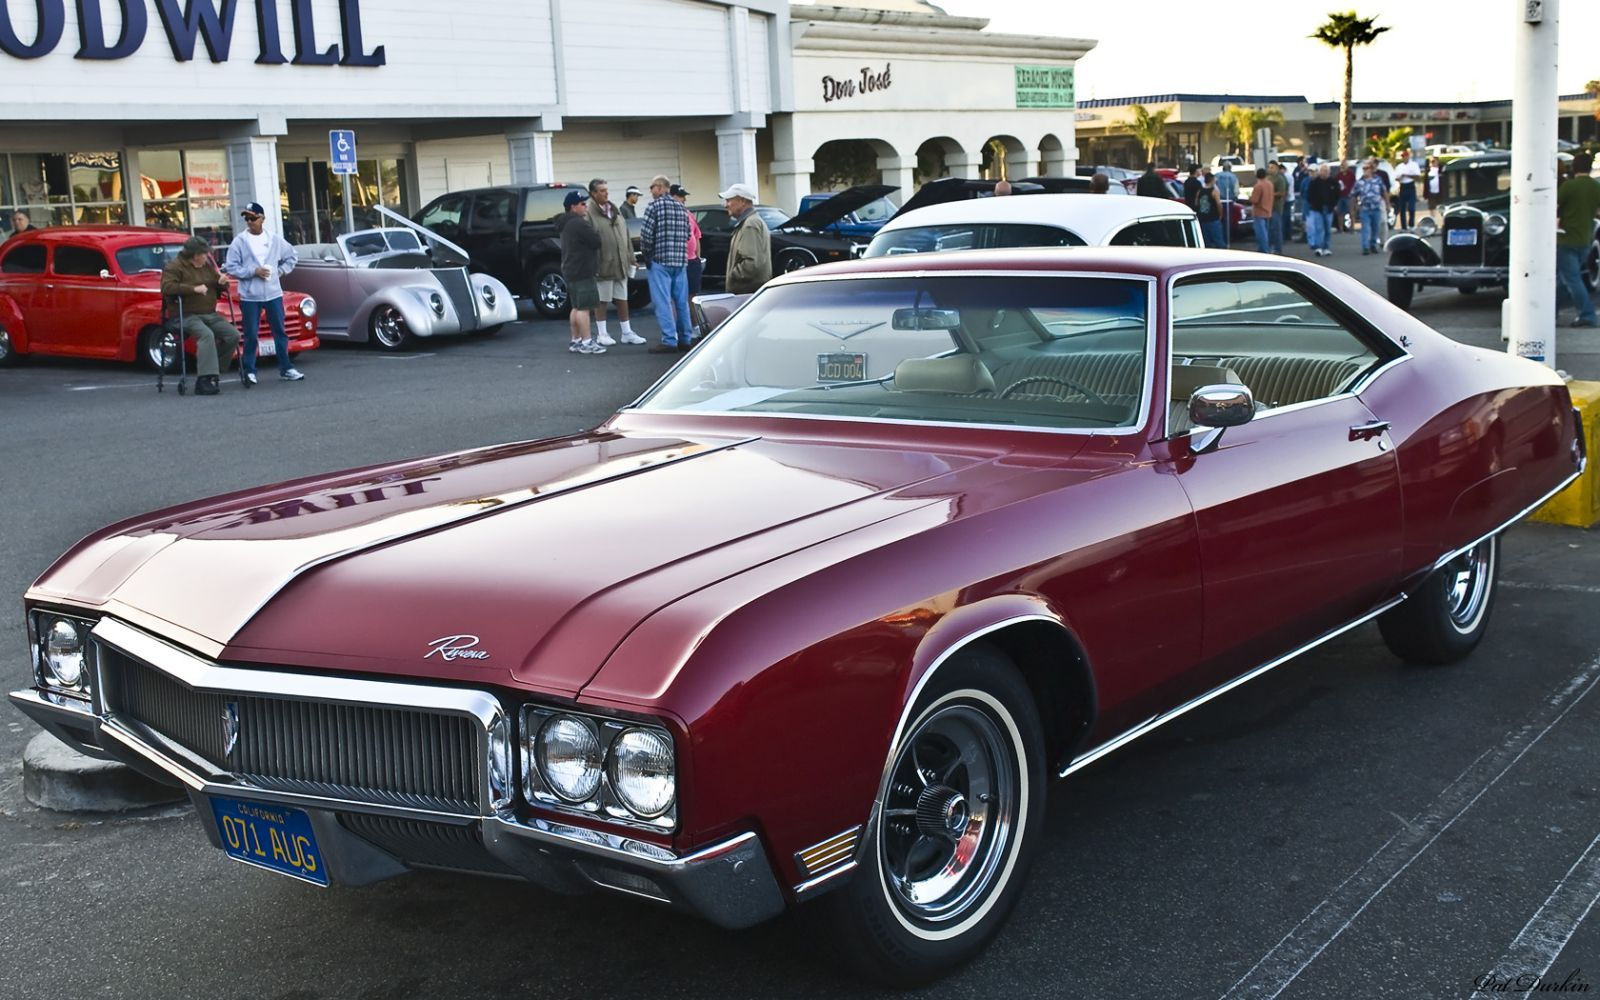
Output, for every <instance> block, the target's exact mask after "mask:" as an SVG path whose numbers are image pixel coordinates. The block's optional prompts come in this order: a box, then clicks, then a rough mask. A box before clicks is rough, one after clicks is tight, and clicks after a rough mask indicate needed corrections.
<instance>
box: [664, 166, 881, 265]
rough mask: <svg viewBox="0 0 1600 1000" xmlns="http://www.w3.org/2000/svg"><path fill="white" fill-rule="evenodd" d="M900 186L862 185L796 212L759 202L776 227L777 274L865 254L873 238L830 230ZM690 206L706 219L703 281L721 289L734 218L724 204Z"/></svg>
mask: <svg viewBox="0 0 1600 1000" xmlns="http://www.w3.org/2000/svg"><path fill="white" fill-rule="evenodd" d="M898 190H900V189H899V188H897V187H894V186H893V185H889V184H859V185H857V186H855V187H853V188H849V189H847V190H844V191H840V192H839V193H838V194H836V195H834V196H833V197H832V198H829V199H827V200H826V201H824V202H821V203H820V204H818V205H814V206H813V207H811V208H809V209H807V210H806V211H804V212H801V213H800V214H799V215H796V216H793V217H789V216H786V215H784V213H783V212H782V211H781V210H780V209H777V208H775V207H773V206H771V205H757V206H756V208H755V210H756V211H757V212H759V213H760V214H761V219H762V221H763V222H765V223H766V224H767V228H768V229H769V230H771V231H772V270H773V273H775V274H787V273H789V272H790V271H798V270H800V269H801V268H803V267H810V266H812V265H813V264H826V263H828V262H830V261H836V260H850V259H851V258H853V257H859V256H861V252H862V251H863V250H865V249H866V248H867V243H868V241H867V240H865V239H861V238H859V237H858V238H854V239H852V238H851V237H849V236H841V235H838V234H836V233H831V232H825V230H826V229H827V227H828V226H829V225H831V224H832V223H835V222H837V221H839V220H840V219H842V218H844V217H845V216H846V215H849V214H850V213H851V212H854V211H855V210H856V209H858V208H860V207H862V206H863V205H866V204H868V203H870V202H874V201H877V200H878V199H879V198H882V197H883V196H884V195H886V194H888V193H889V192H891V191H898ZM689 211H691V212H693V213H694V217H695V221H696V222H698V223H699V224H700V255H701V256H702V257H704V258H705V261H706V269H705V276H704V278H702V279H701V281H702V284H703V285H704V287H706V288H707V289H717V288H721V287H722V283H723V276H724V275H726V274H727V272H728V247H729V245H731V244H732V242H733V220H732V219H730V218H729V217H728V210H727V209H726V208H724V207H723V206H722V205H691V206H689Z"/></svg>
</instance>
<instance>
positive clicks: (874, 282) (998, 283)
mask: <svg viewBox="0 0 1600 1000" xmlns="http://www.w3.org/2000/svg"><path fill="white" fill-rule="evenodd" d="M1150 287H1151V286H1150V282H1149V281H1147V280H1144V279H1135V278H1102V277H1075V276H1063V275H1060V274H1051V275H1049V276H1038V277H1031V276H986V275H925V276H917V277H910V276H906V277H886V278H852V279H839V280H832V281H814V282H804V283H800V284H794V285H780V286H777V287H774V288H769V289H767V290H766V291H763V292H761V293H760V294H758V295H757V296H756V297H755V298H754V299H752V300H751V301H750V303H749V305H747V306H745V307H744V308H743V309H741V310H739V311H738V312H737V313H735V314H734V315H733V316H732V317H730V318H729V319H728V321H727V322H726V323H724V324H723V325H722V326H721V327H719V328H718V329H717V331H716V333H715V334H714V335H712V337H711V339H710V340H709V341H708V342H707V343H706V344H705V346H703V347H701V348H700V349H699V350H697V351H695V352H694V354H692V355H690V356H689V358H688V359H687V360H685V361H684V362H683V363H682V364H681V365H679V366H678V368H676V369H675V370H674V371H673V372H672V373H671V374H669V375H668V376H667V377H666V378H665V379H664V380H663V381H662V382H661V383H660V384H659V385H657V386H656V388H654V389H653V390H651V392H650V393H649V394H648V395H646V396H645V397H644V399H642V400H641V401H640V403H639V404H638V405H639V406H640V407H641V408H642V409H644V410H646V411H691V412H701V413H707V412H710V413H761V414H783V415H803V416H816V417H852V418H858V419H868V420H913V421H935V422H941V423H971V424H998V425H1007V426H1016V427H1037V428H1061V427H1079V428H1102V427H1128V426H1132V425H1133V424H1134V423H1135V422H1136V421H1137V420H1138V418H1139V415H1140V410H1141V403H1142V402H1143V400H1144V397H1145V395H1146V386H1147V378H1148V376H1147V373H1146V370H1145V369H1146V358H1147V355H1148V350H1149V347H1148V341H1149V295H1150Z"/></svg>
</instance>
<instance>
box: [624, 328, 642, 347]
mask: <svg viewBox="0 0 1600 1000" xmlns="http://www.w3.org/2000/svg"><path fill="white" fill-rule="evenodd" d="M622 342H623V343H624V344H644V343H648V341H646V340H645V339H644V338H643V337H641V336H639V335H638V334H637V333H634V332H632V331H631V330H624V331H622Z"/></svg>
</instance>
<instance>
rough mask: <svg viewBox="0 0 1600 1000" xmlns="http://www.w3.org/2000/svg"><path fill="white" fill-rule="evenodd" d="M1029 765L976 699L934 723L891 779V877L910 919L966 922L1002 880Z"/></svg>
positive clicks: (887, 813) (884, 859)
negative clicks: (1023, 770)
mask: <svg viewBox="0 0 1600 1000" xmlns="http://www.w3.org/2000/svg"><path fill="white" fill-rule="evenodd" d="M1018 775H1019V764H1018V761H1017V758H1016V755H1015V753H1014V752H1013V750H1012V748H1011V744H1010V743H1009V742H1008V741H1007V740H1006V739H1005V738H1004V736H1003V735H1002V734H1001V731H1000V727H999V726H998V725H997V724H996V722H995V720H994V719H992V718H991V717H990V716H989V715H987V714H985V713H984V712H981V711H979V710H978V709H976V708H973V707H971V706H968V705H954V706H951V707H949V708H945V709H942V710H940V711H939V712H936V713H934V714H933V715H932V716H930V717H929V718H928V719H926V720H925V721H924V722H923V723H922V724H921V725H920V726H918V727H917V729H916V731H915V732H913V733H912V734H911V735H910V737H909V738H908V739H907V740H906V741H905V743H904V745H903V747H902V749H901V751H900V755H899V757H898V758H897V759H896V760H895V764H894V769H893V772H892V773H891V776H890V782H889V794H888V796H887V799H886V801H885V803H884V808H883V812H882V817H881V822H882V835H881V837H880V838H879V850H880V852H881V857H880V861H881V865H882V869H883V877H884V879H885V881H886V883H887V884H888V886H889V888H890V890H891V892H890V898H892V899H893V900H894V901H895V903H896V905H898V906H899V907H900V908H901V909H902V910H903V911H904V912H905V913H906V915H907V916H910V917H912V918H914V919H917V920H921V921H925V922H929V923H941V922H945V921H952V920H957V919H959V918H960V917H961V916H962V915H964V914H965V913H967V912H968V911H970V910H971V909H972V908H973V907H975V906H977V905H978V904H979V903H981V902H982V901H983V900H984V899H985V898H986V897H987V896H988V894H989V891H990V889H991V888H992V887H993V886H994V883H995V878H996V876H997V874H998V872H999V870H1000V867H1001V863H1002V862H1003V861H1004V859H1005V857H1006V854H1007V852H1008V851H1009V849H1010V846H1011V840H1012V833H1013V831H1014V829H1015V827H1016V810H1017V798H1018V792H1019V779H1018Z"/></svg>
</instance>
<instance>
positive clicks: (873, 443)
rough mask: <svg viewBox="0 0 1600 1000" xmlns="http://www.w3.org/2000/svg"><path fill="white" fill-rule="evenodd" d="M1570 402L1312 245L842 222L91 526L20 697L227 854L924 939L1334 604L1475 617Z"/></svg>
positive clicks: (1563, 444)
mask: <svg viewBox="0 0 1600 1000" xmlns="http://www.w3.org/2000/svg"><path fill="white" fill-rule="evenodd" d="M1409 361H1415V362H1417V363H1415V364H1408V363H1406V362H1409ZM1582 441H1583V436H1582V428H1581V427H1580V426H1579V422H1578V419H1577V416H1576V413H1575V411H1574V410H1573V408H1572V402H1571V399H1570V398H1569V395H1568V391H1567V388H1566V386H1565V385H1564V384H1563V383H1562V381H1561V380H1560V378H1559V377H1558V376H1557V375H1556V373H1554V372H1552V371H1550V370H1549V369H1547V368H1545V367H1544V366H1542V365H1538V364H1535V363H1533V362H1529V361H1525V360H1523V359H1519V358H1515V357H1510V356H1507V355H1505V354H1502V353H1498V352H1492V351H1486V350H1480V349H1476V348H1472V347H1467V346H1464V345H1461V344H1457V343H1455V342H1453V341H1451V340H1450V339H1448V338H1446V337H1444V336H1441V335H1439V334H1437V333H1435V332H1434V331H1432V330H1430V329H1429V328H1427V327H1426V326H1424V325H1423V324H1421V323H1419V322H1417V321H1415V320H1413V319H1411V318H1410V317H1408V316H1406V315H1405V314H1403V313H1402V312H1400V311H1398V310H1396V309H1394V308H1393V307H1391V306H1389V305H1388V304H1387V303H1385V302H1383V301H1382V299H1381V298H1379V297H1378V296H1377V295H1375V294H1373V293H1371V292H1369V291H1368V290H1367V289H1366V288H1365V287H1363V286H1362V285H1361V283H1360V282H1358V281H1356V280H1354V279H1352V278H1350V277H1348V276H1345V275H1343V274H1339V273H1337V272H1333V271H1330V270H1326V269H1323V268H1320V267H1317V266H1316V265H1312V264H1308V263H1300V262H1296V261H1292V260H1289V259H1286V258H1281V257H1280V258H1274V259H1273V260H1272V262H1271V265H1270V266H1264V264H1263V262H1262V261H1261V260H1259V259H1258V258H1255V257H1253V256H1251V255H1247V254H1231V253H1226V252H1219V251H1202V250H1191V249H1164V248H1155V249H1152V248H1139V249H1136V250H1129V249H1090V248H1080V249H1075V250H1038V249H1025V250H1009V251H990V252H981V253H971V254H946V255H937V254H934V255H921V254H919V255H917V256H915V257H914V258H911V259H906V258H901V257H884V258H878V259H874V260H869V261H856V262H851V263H847V264H842V265H831V266H825V267H820V268H816V269H809V270H806V271H803V272H800V273H798V274H792V275H789V276H787V277H783V278H778V279H776V280H775V281H773V282H772V283H771V284H770V285H768V286H767V287H766V288H765V289H763V290H762V291H761V292H760V293H759V294H758V295H757V296H756V298H755V299H754V300H753V301H752V302H751V304H750V306H749V307H748V308H747V309H745V310H744V311H742V312H741V313H740V314H739V315H738V316H736V317H735V318H734V319H733V320H732V321H730V322H729V323H728V324H727V325H726V326H724V327H723V328H722V329H721V330H719V331H718V332H717V333H716V334H714V335H713V336H712V337H711V338H710V339H708V340H706V341H704V342H701V343H699V344H698V345H697V346H696V347H695V349H694V350H693V351H692V352H690V353H689V354H688V355H686V356H685V357H684V358H683V359H681V360H680V361H679V362H678V364H677V366H676V367H675V368H674V369H673V370H672V371H671V372H669V373H668V374H667V375H666V376H665V377H663V378H662V379H661V380H660V381H659V382H658V383H657V384H656V385H654V386H653V387H651V388H650V389H649V390H648V391H646V392H645V394H644V395H643V396H641V397H640V398H639V399H638V400H636V401H635V402H634V403H632V404H630V405H629V406H627V407H625V408H624V409H623V410H622V411H620V412H619V413H617V414H616V415H615V416H613V417H612V418H610V419H609V420H607V421H606V422H605V423H604V424H602V425H601V426H600V427H598V428H596V429H595V430H593V431H588V432H582V433H578V434H574V435H570V436H566V437H561V438H554V439H549V440H544V441H533V442H522V443H516V444H506V445H501V446H497V447H489V448H481V449H475V450H472V451H467V452H460V453H455V454H450V455H444V456H439V457H434V458H425V459H417V460H410V461H404V462H396V463H391V464H387V465H380V466H372V467H367V468H363V469H356V470H351V471H347V472H341V473H334V474H330V475H327V476H322V477H316V478H310V479H300V480H296V481H294V482H292V483H285V484H281V485H278V486H273V487H267V488H264V489H260V490H256V491H248V492H240V493H233V494H229V495H226V496H222V497H216V498H212V499H210V500H203V501H198V502H195V503H191V504H188V505H184V506H178V507H172V508H168V509H166V510H162V511H158V512H156V513H153V514H150V515H147V516H145V517H134V518H131V519H127V520H123V521H120V522H118V523H117V524H115V525H112V526H110V527H108V528H104V529H101V530H99V531H96V532H94V533H92V534H90V535H89V536H88V537H87V538H85V539H84V540H83V541H81V542H79V543H78V544H77V545H75V546H74V547H73V548H72V549H71V550H69V551H68V552H67V553H66V554H65V555H64V556H62V558H60V559H59V560H57V562H56V563H55V564H54V565H53V566H52V567H51V568H49V569H48V570H46V572H45V573H44V575H43V576H41V577H40V578H39V579H38V580H37V581H36V582H35V583H34V584H33V586H32V587H30V588H29V589H28V591H27V594H26V596H25V608H24V612H25V615H26V621H27V635H28V640H29V645H30V650H31V659H30V663H29V681H28V683H27V684H26V686H24V687H23V688H22V689H20V690H18V691H15V692H13V693H12V694H11V699H12V701H13V703H14V704H15V705H16V706H18V707H19V708H21V709H22V710H23V711H24V712H26V713H27V714H28V715H29V716H30V717H31V718H33V719H34V720H35V721H37V722H38V723H40V724H41V725H44V726H46V727H47V728H49V729H50V730H51V731H53V732H55V733H56V734H57V735H59V736H61V737H62V738H63V739H65V740H66V741H67V742H68V743H70V744H72V745H74V746H76V747H79V748H81V749H83V750H85V751H88V752H92V753H95V754H101V755H107V756H110V757H113V758H116V759H118V760H122V761H124V762H126V763H128V764H130V765H132V766H134V767H136V768H138V769H140V770H141V771H143V772H145V773H148V774H150V775H152V776H154V777H156V778H158V779H161V780H164V781H167V782H171V783H176V784H181V785H182V786H183V787H184V788H186V789H187V790H188V793H189V795H190V797H191V799H192V801H193V802H194V803H195V805H196V807H197V809H196V818H197V821H198V823H199V824H200V826H201V827H202V829H203V830H204V832H205V835H206V837H207V839H208V840H209V841H210V842H211V844H212V846H213V847H215V848H217V849H218V850H220V851H222V852H224V853H225V854H226V855H227V856H229V857H231V858H233V859H235V860H238V861H241V862H243V863H245V864H247V865H251V866H254V867H255V868H258V869H264V870H266V871H268V872H275V873H279V874H283V875H287V876H290V877H292V878H295V879H299V880H301V881H304V882H310V883H315V884H318V885H334V884H346V885H360V884H364V883H370V882H373V881H376V880H379V879H383V878H387V877H389V876H394V875H400V874H402V873H405V872H406V871H408V870H410V869H413V868H440V869H446V870H450V871H453V872H456V873H458V874H459V873H463V872H475V873H482V874H485V875H495V876H501V877H510V878H520V879H525V880H528V881H530V882H534V883H537V884H539V885H543V886H548V887H551V888H556V889H560V890H562V891H577V890H583V889H598V890H601V891H604V892H612V893H617V894H620V895H622V896H626V897H627V898H629V899H632V900H648V901H653V902H656V903H660V904H665V905H668V906H674V907H677V908H679V909H682V910H685V911H688V912H691V913H697V914H699V915H701V916H703V917H705V918H706V919H708V920H710V921H711V922H713V923H716V924H719V925H722V926H724V927H746V926H750V925H753V924H756V923H759V922H761V921H764V920H767V919H770V918H772V917H775V916H777V915H778V914H780V913H782V912H783V911H785V910H786V909H789V908H791V907H796V906H800V907H818V908H820V909H821V910H822V911H825V912H823V913H819V914H818V915H819V918H821V919H819V921H818V923H819V924H821V925H822V926H824V927H825V928H826V929H827V930H828V931H830V932H831V933H832V934H834V935H835V937H836V943H835V945H834V946H833V948H832V949H830V952H831V953H837V954H840V955H844V956H847V957H849V958H852V959H854V960H855V961H856V962H858V963H859V964H860V966H861V967H862V968H863V969H864V970H865V971H866V973H867V974H869V975H872V976H874V977H877V978H879V979H882V980H885V981H888V982H891V983H896V984H900V985H906V984H911V983H918V982H926V981H928V980H931V979H934V978H936V977H938V976H940V975H942V974H944V973H946V972H948V971H950V970H951V969H952V968H954V967H955V966H957V965H959V964H960V963H962V962H964V961H966V960H968V959H970V958H971V957H972V956H973V955H975V954H976V953H977V952H978V951H979V950H980V949H981V948H982V947H983V946H984V944H985V943H986V942H987V941H988V940H989V939H991V938H993V937H994V936H995V934H996V933H998V932H999V931H1000V929H1001V926H1002V924H1003V923H1004V922H1005V920H1006V917H1007V915H1008V913H1009V912H1010V910H1011V909H1012V908H1013V906H1014V905H1015V903H1016V901H1017V897H1018V896H1019V895H1020V894H1021V892H1022V889H1023V887H1024V885H1026V884H1027V881H1028V872H1029V865H1030V862H1031V861H1032V860H1033V859H1034V857H1035V855H1036V854H1037V852H1038V851H1039V850H1040V849H1041V848H1042V847H1044V846H1045V845H1046V842H1047V841H1048V839H1049V838H1048V837H1047V836H1046V831H1045V829H1044V821H1045V815H1046V813H1045V801H1046V797H1047V791H1048V789H1049V787H1050V783H1051V779H1052V778H1057V777H1065V776H1067V775H1070V774H1072V773H1073V772H1075V771H1077V770H1079V769H1080V768H1083V767H1085V766H1087V765H1089V764H1091V763H1092V762H1094V761H1096V760H1098V759H1100V758H1102V757H1103V756H1105V755H1107V754H1109V753H1111V752H1113V751H1114V750H1116V749H1117V748H1119V747H1121V746H1123V745H1125V744H1127V743H1128V742H1130V741H1132V740H1134V739H1136V738H1137V737H1140V736H1143V735H1146V734H1148V733H1150V732H1152V731H1155V730H1157V729H1158V728H1159V727H1160V726H1161V725H1163V724H1164V723H1166V722H1169V721H1171V720H1173V719H1176V718H1178V717H1180V716H1182V715H1183V714H1184V713H1186V712H1188V711H1189V710H1191V709H1193V708H1194V707H1196V706H1197V705H1200V704H1202V703H1204V702H1206V701H1207V700H1209V699H1212V698H1215V697H1218V696H1220V695H1222V694H1224V693H1226V692H1227V691H1229V690H1231V689H1232V688H1234V687H1235V686H1237V685H1239V684H1240V683H1242V682H1244V681H1247V680H1249V679H1251V678H1253V677H1256V676H1257V675H1259V674H1262V673H1265V672H1266V671H1267V670H1269V669H1271V668H1272V667H1275V666H1277V665H1279V664H1281V663H1283V662H1285V661H1287V660H1288V659H1290V658H1291V657H1293V656H1294V655H1295V654H1297V653H1299V652H1302V651H1304V650H1306V649H1309V648H1311V647H1314V646H1316V645H1318V644H1319V643H1322V642H1324V641H1326V640H1327V639H1329V638H1331V637H1333V636H1336V635H1338V634H1340V633H1342V632H1344V631H1346V630H1348V629H1350V628H1353V627H1355V626H1356V625H1359V624H1361V623H1363V622H1367V621H1371V620H1374V619H1376V620H1377V622H1378V625H1379V629H1380V632H1381V635H1382V636H1383V638H1384V640H1385V641H1386V642H1387V644H1388V645H1389V647H1390V649H1392V650H1393V651H1394V652H1395V653H1396V654H1397V655H1398V656H1399V657H1400V658H1402V659H1404V660H1407V661H1410V662H1414V663H1429V664H1444V663H1450V662H1454V661H1459V660H1461V659H1463V658H1465V657H1467V656H1468V655H1469V654H1470V653H1471V652H1472V650H1473V649H1474V647H1476V646H1477V644H1478V643H1479V641H1480V640H1481V639H1482V637H1483V636H1484V634H1485V632H1486V630H1487V628H1488V623H1489V620H1490V611H1491V608H1492V607H1493V604H1494V599H1495V595H1496V581H1497V576H1498V569H1499V560H1498V553H1499V544H1498V539H1499V533H1500V532H1501V531H1502V530H1504V529H1505V528H1506V527H1508V526H1509V525H1511V524H1513V523H1515V522H1516V521H1517V520H1518V519H1519V518H1521V517H1522V516H1523V514H1524V513H1525V512H1526V511H1527V510H1528V509H1530V508H1531V507H1532V506H1534V505H1536V504H1538V503H1539V502H1540V501H1541V500H1543V499H1544V498H1546V497H1548V496H1550V495H1552V494H1553V493H1554V492H1555V491H1556V490H1558V489H1560V488H1561V487H1562V486H1563V485H1564V484H1566V483H1567V482H1569V481H1571V480H1572V479H1573V478H1575V477H1576V476H1577V475H1578V472H1579V470H1580V469H1581V468H1582V465H1583V461H1584V452H1583V444H1582ZM708 496H715V497H716V498H717V511H718V514H717V516H716V517H713V518H678V519H676V521H675V522H674V524H673V529H672V530H671V531H663V530H661V521H660V517H659V513H658V512H659V511H660V510H663V509H666V510H677V509H684V508H685V507H686V506H690V505H693V504H694V503H696V502H699V501H701V500H703V499H704V498H705V497H708ZM597 509H603V510H606V511H609V512H613V513H612V516H608V517H606V518H603V519H601V518H596V517H595V516H594V514H593V512H594V511H595V510H597ZM628 512H634V513H632V514H630V513H628ZM219 547H220V548H222V549H224V550H226V551H227V552H229V553H230V555H229V557H228V558H217V557H216V556H215V555H214V554H213V551H214V550H215V549H218V548H219ZM1505 610H1506V611H1507V612H1510V613H1515V612H1516V610H1517V609H1516V608H1515V606H1512V607H1509V608H1506V609H1505ZM1311 711H1315V709H1314V708H1313V709H1311ZM185 836H186V835H185ZM205 877H207V878H210V877H212V876H211V875H210V874H207V875H206V876H205ZM236 877H238V878H241V879H243V878H254V877H259V873H252V874H250V875H246V874H244V873H243V872H242V871H241V872H240V873H239V874H238V875H237V876H236ZM1099 878H1100V880H1101V881H1102V883H1104V888H1105V890H1106V891H1107V892H1113V893H1114V892H1116V891H1119V887H1118V885H1117V884H1116V880H1117V878H1118V874H1117V873H1115V872H1105V873H1102V874H1101V875H1100V876H1099ZM1081 903H1082V901H1081V900H1058V901H1054V902H1053V903H1050V902H1047V903H1046V905H1054V906H1055V908H1056V909H1057V910H1058V911H1059V912H1058V913H1056V914H1055V918H1056V919H1059V920H1061V921H1064V922H1067V923H1066V925H1065V926H1069V927H1070V921H1071V920H1072V918H1073V909H1074V907H1076V906H1078V905H1081ZM274 905H275V907H276V908H277V912H279V913H287V914H292V913H293V907H294V906H295V905H296V898H295V897H294V896H293V895H291V894H286V893H277V894H275V903H274ZM306 905H311V903H310V900H309V898H307V902H306ZM550 905H561V904H560V903H558V902H555V901H552V902H551V904H550Z"/></svg>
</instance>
